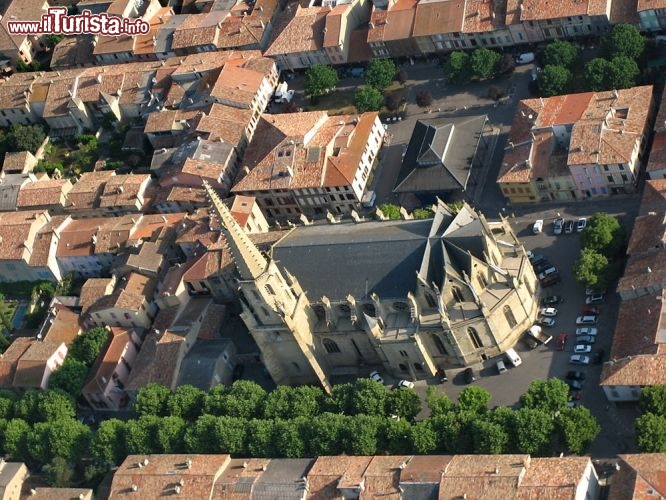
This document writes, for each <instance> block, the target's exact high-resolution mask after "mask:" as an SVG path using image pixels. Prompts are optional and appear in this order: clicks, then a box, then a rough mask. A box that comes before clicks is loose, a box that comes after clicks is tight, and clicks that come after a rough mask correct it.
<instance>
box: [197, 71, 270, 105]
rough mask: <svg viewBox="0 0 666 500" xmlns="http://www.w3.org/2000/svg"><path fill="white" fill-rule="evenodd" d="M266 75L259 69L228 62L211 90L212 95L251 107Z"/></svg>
mask: <svg viewBox="0 0 666 500" xmlns="http://www.w3.org/2000/svg"><path fill="white" fill-rule="evenodd" d="M263 79H264V75H263V74H262V73H259V72H257V71H253V70H249V69H245V68H240V67H238V66H234V65H231V64H226V65H225V66H224V68H222V71H220V75H219V76H218V77H217V80H215V83H214V84H213V87H212V89H211V90H210V95H211V97H214V98H215V99H219V100H221V101H225V102H226V101H229V102H232V103H239V104H242V105H244V106H248V107H251V105H252V101H253V100H254V98H255V96H256V95H257V93H258V92H259V88H260V87H261V83H262V82H263Z"/></svg>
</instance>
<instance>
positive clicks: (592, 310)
mask: <svg viewBox="0 0 666 500" xmlns="http://www.w3.org/2000/svg"><path fill="white" fill-rule="evenodd" d="M600 313H601V310H600V309H599V308H598V307H594V306H585V307H583V309H582V310H581V314H582V315H583V316H596V315H598V314H600Z"/></svg>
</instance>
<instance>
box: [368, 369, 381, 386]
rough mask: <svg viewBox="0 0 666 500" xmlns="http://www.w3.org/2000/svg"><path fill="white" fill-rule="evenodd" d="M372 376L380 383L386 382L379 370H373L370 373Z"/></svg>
mask: <svg viewBox="0 0 666 500" xmlns="http://www.w3.org/2000/svg"><path fill="white" fill-rule="evenodd" d="M370 378H371V379H372V380H374V381H375V382H379V383H380V384H384V377H382V376H381V375H380V374H379V372H372V373H371V374H370Z"/></svg>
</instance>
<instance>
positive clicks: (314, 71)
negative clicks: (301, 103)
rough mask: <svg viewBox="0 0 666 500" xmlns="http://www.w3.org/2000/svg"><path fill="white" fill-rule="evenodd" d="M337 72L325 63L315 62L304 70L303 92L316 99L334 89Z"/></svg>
mask: <svg viewBox="0 0 666 500" xmlns="http://www.w3.org/2000/svg"><path fill="white" fill-rule="evenodd" d="M338 81H339V78H338V73H337V71H335V69H333V68H331V67H330V66H326V65H325V64H315V65H313V66H311V67H310V69H308V70H307V71H306V72H305V93H306V94H307V95H309V96H310V97H311V98H313V99H316V98H317V97H320V96H322V95H324V94H326V93H327V92H330V91H331V90H334V89H335V86H336V85H337V84H338Z"/></svg>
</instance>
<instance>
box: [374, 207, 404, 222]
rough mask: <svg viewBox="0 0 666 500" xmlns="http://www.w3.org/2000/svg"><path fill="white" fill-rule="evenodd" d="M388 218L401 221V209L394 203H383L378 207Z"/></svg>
mask: <svg viewBox="0 0 666 500" xmlns="http://www.w3.org/2000/svg"><path fill="white" fill-rule="evenodd" d="M377 208H378V209H379V210H380V211H381V212H382V213H383V214H384V215H385V216H386V217H388V218H389V219H391V220H400V219H402V216H401V215H400V207H399V206H398V205H394V204H392V203H382V204H381V205H379V206H378V207H377Z"/></svg>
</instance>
